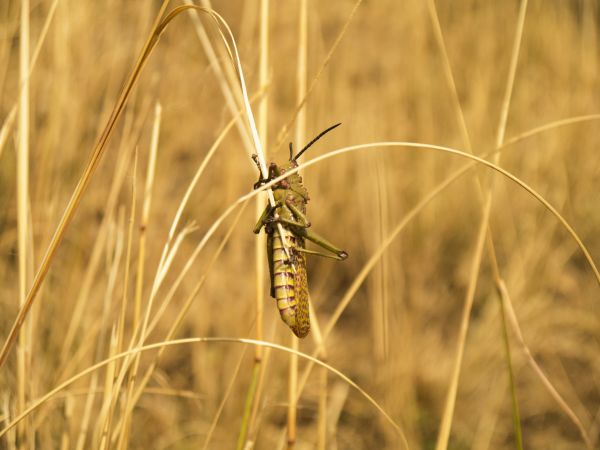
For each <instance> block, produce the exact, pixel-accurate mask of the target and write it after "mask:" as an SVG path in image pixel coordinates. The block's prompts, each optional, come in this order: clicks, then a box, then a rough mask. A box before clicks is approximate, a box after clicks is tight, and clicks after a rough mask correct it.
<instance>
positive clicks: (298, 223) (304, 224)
mask: <svg viewBox="0 0 600 450" xmlns="http://www.w3.org/2000/svg"><path fill="white" fill-rule="evenodd" d="M285 206H287V208H288V209H289V210H290V211H291V212H292V213H293V215H294V216H295V217H296V218H297V219H298V220H291V219H286V218H285V217H278V218H274V217H270V218H268V219H265V223H282V224H285V225H291V226H293V227H297V228H308V227H310V222H309V221H308V219H307V218H306V216H305V215H304V214H303V213H302V211H300V210H299V209H298V208H296V206H295V205H294V204H293V203H292V202H291V201H289V200H286V201H285Z"/></svg>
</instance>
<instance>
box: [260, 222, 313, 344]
mask: <svg viewBox="0 0 600 450" xmlns="http://www.w3.org/2000/svg"><path fill="white" fill-rule="evenodd" d="M283 232H284V239H286V243H287V248H288V250H289V252H290V259H289V260H288V257H287V255H286V253H285V250H284V248H283V244H282V242H281V237H280V235H279V231H278V230H277V229H275V230H273V233H272V234H271V235H269V239H272V243H271V244H272V252H273V274H272V283H273V285H272V287H271V296H273V297H274V298H275V300H276V301H277V308H278V309H279V314H280V315H281V319H282V320H283V321H284V322H285V323H286V325H287V326H288V327H290V329H291V330H292V331H293V332H294V334H295V335H296V336H298V337H299V338H303V337H305V336H306V335H307V334H308V332H309V331H310V314H309V307H308V280H307V276H306V260H305V258H304V255H303V254H302V253H301V252H298V251H297V250H296V249H297V248H304V239H302V238H299V237H297V236H295V235H294V234H293V233H292V232H291V231H289V230H287V229H285V228H283Z"/></svg>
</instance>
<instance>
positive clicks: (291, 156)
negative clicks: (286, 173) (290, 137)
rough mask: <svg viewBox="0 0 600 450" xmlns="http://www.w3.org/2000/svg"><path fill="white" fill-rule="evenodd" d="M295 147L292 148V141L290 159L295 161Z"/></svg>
mask: <svg viewBox="0 0 600 450" xmlns="http://www.w3.org/2000/svg"><path fill="white" fill-rule="evenodd" d="M293 155H294V149H293V148H292V143H291V142H290V161H293V160H294V158H293Z"/></svg>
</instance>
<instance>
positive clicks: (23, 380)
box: [16, 0, 30, 449]
mask: <svg viewBox="0 0 600 450" xmlns="http://www.w3.org/2000/svg"><path fill="white" fill-rule="evenodd" d="M19 73H20V85H21V86H22V89H21V92H20V96H19V148H18V154H17V173H18V177H17V224H18V225H17V227H18V230H17V234H18V253H19V308H23V305H24V304H25V298H26V296H27V288H28V285H29V281H28V279H29V277H28V270H27V269H28V265H29V264H30V261H29V258H28V256H29V249H28V237H29V232H30V230H29V226H28V221H29V219H28V215H29V214H28V213H29V0H21V27H20V45H19ZM28 325H30V323H29V324H28ZM28 328H29V327H28V326H25V327H24V328H23V329H22V330H21V332H20V333H19V344H18V348H17V408H16V411H17V413H20V412H22V411H23V410H24V409H25V404H26V401H27V398H26V397H27V393H26V391H27V386H28V383H27V380H28V366H29V362H28V360H29V350H28V348H29V345H30V339H29V335H30V330H29V329H28ZM27 428H28V427H27V424H26V423H25V422H24V423H22V424H21V425H20V426H19V427H18V428H17V446H18V448H19V449H26V448H29V443H28V436H27Z"/></svg>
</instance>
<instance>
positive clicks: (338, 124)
mask: <svg viewBox="0 0 600 450" xmlns="http://www.w3.org/2000/svg"><path fill="white" fill-rule="evenodd" d="M341 124H342V123H341V122H340V123H336V124H335V125H332V126H330V127H329V128H327V129H326V130H325V131H321V132H320V133H319V134H318V135H317V137H316V138H314V139H313V140H312V141H310V142H309V143H308V144H306V146H305V147H304V148H303V149H302V150H300V151H299V152H298V154H297V155H296V156H294V157H293V158H292V157H291V156H292V143H291V142H290V161H296V160H297V159H298V158H300V156H301V155H302V153H304V152H305V151H306V150H308V148H309V147H310V146H311V145H313V144H314V143H315V142H317V141H318V140H319V139H321V138H322V137H323V136H324V135H325V134H327V133H329V132H330V131H331V130H333V129H334V128H337V127H339V126H340V125H341Z"/></svg>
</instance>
